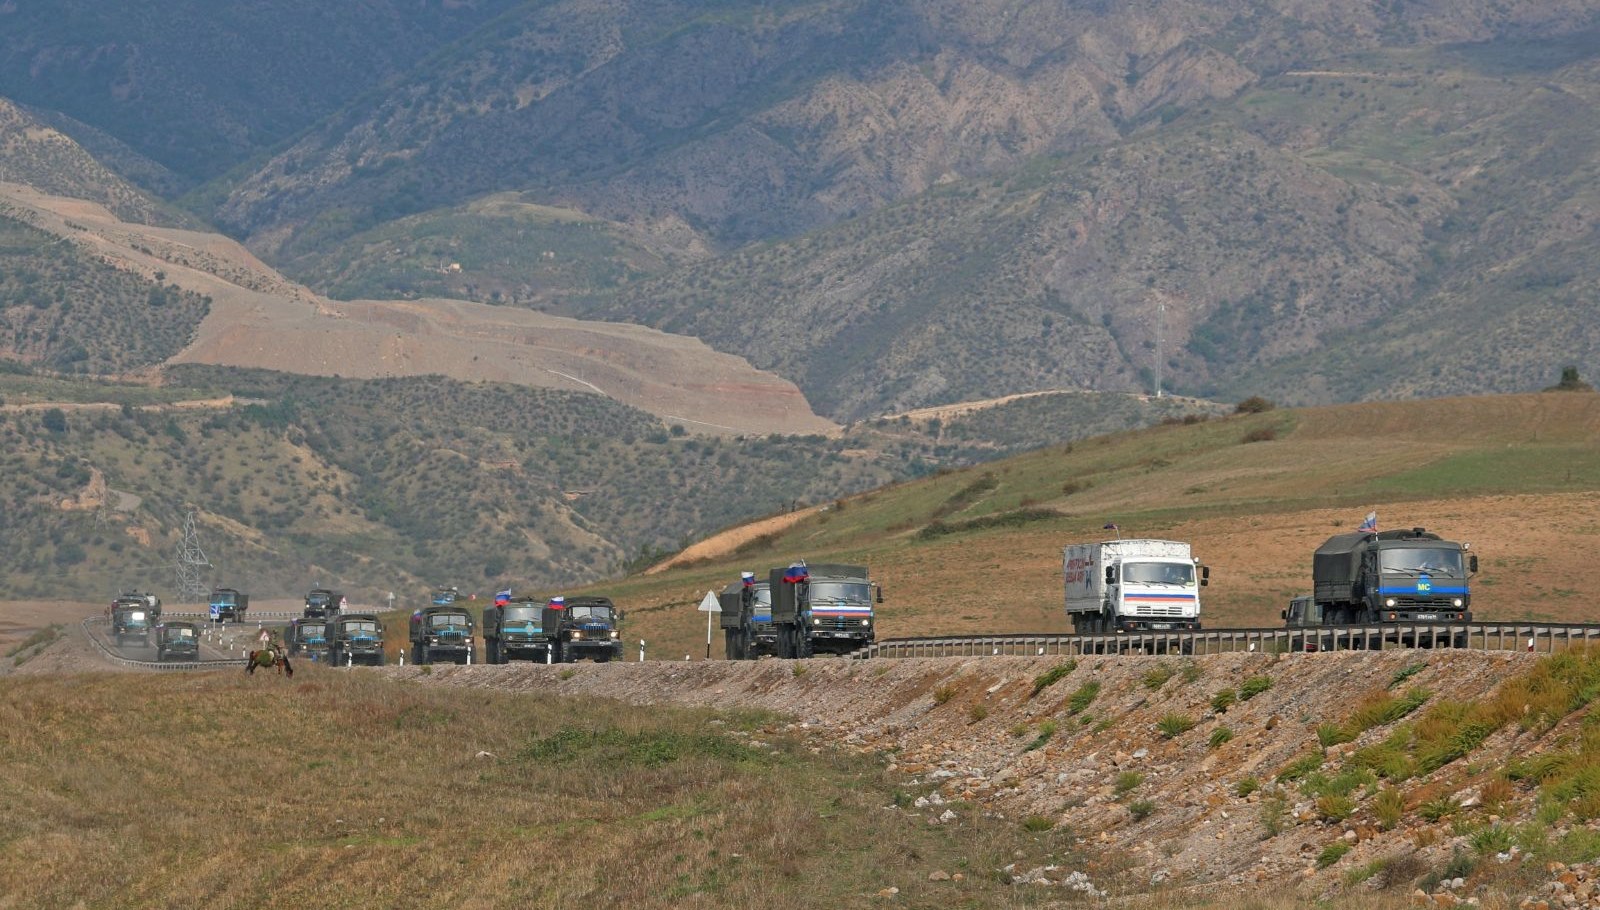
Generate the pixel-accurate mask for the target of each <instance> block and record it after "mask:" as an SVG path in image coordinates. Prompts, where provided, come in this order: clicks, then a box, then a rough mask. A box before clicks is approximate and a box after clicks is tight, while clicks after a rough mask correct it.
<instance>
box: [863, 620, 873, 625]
mask: <svg viewBox="0 0 1600 910" xmlns="http://www.w3.org/2000/svg"><path fill="white" fill-rule="evenodd" d="M861 624H862V625H863V626H870V625H872V620H870V619H863V620H861Z"/></svg>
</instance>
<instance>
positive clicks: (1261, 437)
mask: <svg viewBox="0 0 1600 910" xmlns="http://www.w3.org/2000/svg"><path fill="white" fill-rule="evenodd" d="M1277 438H1278V428H1277V427H1256V428H1255V429H1253V430H1251V431H1249V432H1248V433H1245V434H1244V435H1243V436H1241V437H1239V441H1240V442H1244V443H1251V442H1271V441H1272V440H1274V439H1277Z"/></svg>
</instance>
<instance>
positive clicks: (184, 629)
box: [156, 622, 200, 661]
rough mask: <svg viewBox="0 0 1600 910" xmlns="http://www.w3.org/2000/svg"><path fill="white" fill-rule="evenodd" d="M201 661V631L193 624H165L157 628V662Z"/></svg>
mask: <svg viewBox="0 0 1600 910" xmlns="http://www.w3.org/2000/svg"><path fill="white" fill-rule="evenodd" d="M199 659H200V630H199V628H197V627H196V626H195V624H194V623H192V622H164V623H162V624H161V625H159V626H156V660H159V661H168V660H190V661H195V660H199Z"/></svg>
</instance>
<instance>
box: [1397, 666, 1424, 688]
mask: <svg viewBox="0 0 1600 910" xmlns="http://www.w3.org/2000/svg"><path fill="white" fill-rule="evenodd" d="M1426 669H1428V665H1427V664H1425V663H1418V664H1412V665H1411V666H1409V667H1405V668H1404V669H1402V670H1400V671H1399V672H1397V673H1395V675H1394V679H1391V680H1389V688H1391V689H1393V688H1394V687H1395V686H1398V685H1400V684H1401V683H1403V682H1405V681H1406V680H1408V679H1410V678H1411V677H1413V676H1416V675H1417V674H1418V673H1421V672H1422V671H1423V670H1426Z"/></svg>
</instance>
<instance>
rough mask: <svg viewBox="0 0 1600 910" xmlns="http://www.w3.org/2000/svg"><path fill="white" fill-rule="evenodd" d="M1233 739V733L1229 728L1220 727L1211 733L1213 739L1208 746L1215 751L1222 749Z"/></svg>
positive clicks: (1208, 741) (1208, 742)
mask: <svg viewBox="0 0 1600 910" xmlns="http://www.w3.org/2000/svg"><path fill="white" fill-rule="evenodd" d="M1232 739H1233V731H1232V730H1230V729H1228V728H1227V727H1218V728H1216V729H1215V730H1212V731H1211V738H1210V739H1209V740H1207V741H1206V742H1207V744H1209V745H1210V747H1211V748H1213V749H1220V748H1221V747H1222V746H1223V745H1224V744H1225V743H1227V742H1228V741H1230V740H1232Z"/></svg>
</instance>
